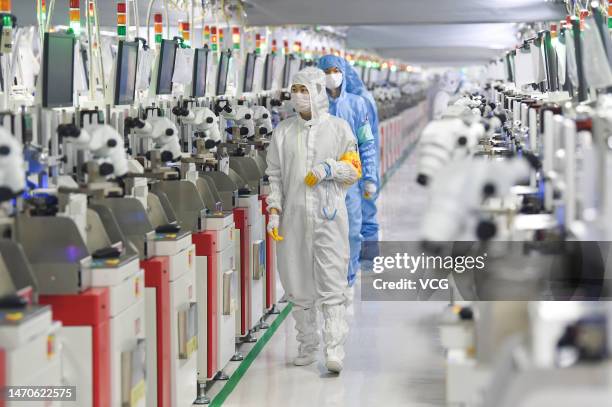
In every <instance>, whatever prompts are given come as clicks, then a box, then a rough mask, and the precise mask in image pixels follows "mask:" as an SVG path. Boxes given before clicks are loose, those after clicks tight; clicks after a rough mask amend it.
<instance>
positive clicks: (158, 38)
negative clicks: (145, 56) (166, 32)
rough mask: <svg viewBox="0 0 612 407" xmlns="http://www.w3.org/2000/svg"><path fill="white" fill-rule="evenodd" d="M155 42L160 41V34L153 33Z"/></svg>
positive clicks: (159, 42)
mask: <svg viewBox="0 0 612 407" xmlns="http://www.w3.org/2000/svg"><path fill="white" fill-rule="evenodd" d="M155 42H156V43H158V44H161V42H162V35H161V34H155Z"/></svg>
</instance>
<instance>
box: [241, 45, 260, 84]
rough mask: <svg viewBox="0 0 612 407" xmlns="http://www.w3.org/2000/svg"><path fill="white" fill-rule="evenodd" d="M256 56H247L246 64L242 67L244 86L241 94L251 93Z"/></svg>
mask: <svg viewBox="0 0 612 407" xmlns="http://www.w3.org/2000/svg"><path fill="white" fill-rule="evenodd" d="M256 58H257V55H255V53H254V52H250V53H248V54H247V58H246V64H245V66H244V84H243V85H244V86H243V87H242V91H243V92H252V91H253V76H254V75H255V59H256Z"/></svg>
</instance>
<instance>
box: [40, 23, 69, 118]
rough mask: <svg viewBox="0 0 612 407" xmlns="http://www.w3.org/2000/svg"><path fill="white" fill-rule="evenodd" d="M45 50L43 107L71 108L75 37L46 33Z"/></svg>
mask: <svg viewBox="0 0 612 407" xmlns="http://www.w3.org/2000/svg"><path fill="white" fill-rule="evenodd" d="M43 47H44V50H43V64H42V65H43V83H42V86H43V98H42V99H43V100H42V104H43V107H69V106H72V104H73V93H74V37H73V36H72V35H70V34H63V33H45V37H44V45H43Z"/></svg>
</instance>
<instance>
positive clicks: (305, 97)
mask: <svg viewBox="0 0 612 407" xmlns="http://www.w3.org/2000/svg"><path fill="white" fill-rule="evenodd" d="M291 103H293V107H294V108H295V110H296V111H297V112H299V113H306V112H310V95H309V94H307V93H293V92H292V93H291Z"/></svg>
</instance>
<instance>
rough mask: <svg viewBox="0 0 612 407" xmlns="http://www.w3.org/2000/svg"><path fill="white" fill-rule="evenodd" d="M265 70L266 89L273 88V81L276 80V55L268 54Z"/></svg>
mask: <svg viewBox="0 0 612 407" xmlns="http://www.w3.org/2000/svg"><path fill="white" fill-rule="evenodd" d="M264 71H265V77H264V90H272V82H273V81H274V55H272V54H268V55H266V65H265V68H264Z"/></svg>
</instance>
